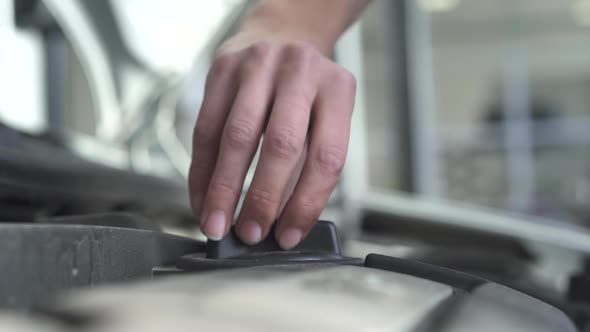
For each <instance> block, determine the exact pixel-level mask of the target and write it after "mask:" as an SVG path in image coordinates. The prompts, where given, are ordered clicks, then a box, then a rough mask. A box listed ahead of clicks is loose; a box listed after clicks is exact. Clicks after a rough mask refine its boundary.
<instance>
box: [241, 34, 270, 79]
mask: <svg viewBox="0 0 590 332" xmlns="http://www.w3.org/2000/svg"><path fill="white" fill-rule="evenodd" d="M272 53H273V46H272V45H271V44H270V43H268V42H259V43H256V44H254V45H252V46H250V47H249V48H248V50H247V58H246V60H245V61H244V63H243V64H242V66H241V67H242V68H241V69H240V70H241V75H242V78H243V77H248V76H251V75H255V74H256V73H259V72H260V70H261V68H264V67H266V66H268V65H270V63H271V56H272Z"/></svg>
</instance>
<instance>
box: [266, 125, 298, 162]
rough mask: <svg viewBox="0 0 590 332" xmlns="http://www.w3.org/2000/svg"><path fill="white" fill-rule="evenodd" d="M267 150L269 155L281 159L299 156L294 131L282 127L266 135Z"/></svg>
mask: <svg viewBox="0 0 590 332" xmlns="http://www.w3.org/2000/svg"><path fill="white" fill-rule="evenodd" d="M266 139H267V148H268V151H269V153H271V154H272V155H274V156H277V157H281V158H296V157H297V156H299V152H300V151H299V150H300V146H299V145H300V144H299V140H298V138H297V135H296V133H295V129H293V128H289V127H283V128H279V129H276V130H273V131H272V132H270V133H268V134H267V138H266Z"/></svg>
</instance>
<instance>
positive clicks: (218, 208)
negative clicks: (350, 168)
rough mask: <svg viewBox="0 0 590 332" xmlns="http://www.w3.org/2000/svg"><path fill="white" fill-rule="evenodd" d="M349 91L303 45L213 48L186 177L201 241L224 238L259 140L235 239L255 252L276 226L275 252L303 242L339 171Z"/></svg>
mask: <svg viewBox="0 0 590 332" xmlns="http://www.w3.org/2000/svg"><path fill="white" fill-rule="evenodd" d="M355 88H356V85H355V79H354V76H353V75H352V74H351V73H350V72H348V71H347V70H346V69H344V68H342V67H341V66H339V65H337V64H335V63H334V62H332V61H330V60H329V59H328V58H326V57H325V56H324V55H322V54H321V53H320V52H319V51H318V50H316V49H315V48H314V47H312V46H311V45H309V44H306V43H304V42H292V41H280V40H272V41H270V40H269V41H255V42H251V43H250V42H247V41H245V40H244V39H243V38H242V39H240V37H239V36H238V37H234V38H233V39H230V40H229V41H228V42H226V43H225V44H224V45H223V46H222V48H220V50H219V52H218V53H217V56H216V58H215V60H214V63H213V65H212V67H211V69H210V71H209V74H208V77H207V83H206V88H205V98H204V101H203V104H202V107H201V110H200V113H199V117H198V120H197V123H196V126H195V131H194V139H193V160H192V164H191V168H190V175H189V187H190V192H191V204H192V207H193V209H194V211H195V213H196V214H197V215H199V214H200V217H201V219H200V220H201V229H202V231H203V232H204V233H205V235H206V236H207V237H208V238H209V239H213V240H219V239H221V237H222V236H223V235H225V234H226V233H227V231H228V229H229V227H230V225H231V221H232V217H233V215H234V211H235V209H236V205H237V203H238V200H239V197H240V193H241V191H242V186H243V182H244V178H245V176H246V172H247V170H248V168H249V165H250V163H251V162H252V159H253V156H254V154H255V152H256V150H257V147H258V144H259V141H260V139H261V138H262V136H263V133H264V139H263V142H262V150H261V155H260V160H259V163H258V165H257V167H256V171H255V175H254V178H253V181H252V183H251V185H250V189H249V190H248V192H247V194H246V197H245V200H244V203H243V206H242V209H241V211H240V214H239V217H238V220H237V224H236V231H237V234H238V236H239V237H240V238H241V239H242V240H243V241H244V242H245V243H247V244H255V243H258V242H259V241H261V240H262V239H263V238H265V237H266V236H267V235H268V232H269V229H270V227H271V226H272V224H273V223H274V222H275V220H277V218H278V225H277V227H276V232H275V233H276V234H275V236H276V237H277V240H278V242H279V244H280V246H281V247H282V248H283V249H291V248H293V247H294V246H296V245H297V244H298V243H299V242H300V241H301V239H302V238H303V237H305V236H306V235H307V233H308V232H309V230H310V228H311V227H312V226H313V225H314V223H315V222H316V220H317V219H318V218H319V216H320V213H321V212H322V209H323V208H324V205H325V204H326V202H327V200H328V198H329V196H330V194H331V193H332V191H333V190H334V187H335V186H336V183H337V181H338V178H339V176H340V173H341V171H342V167H343V166H344V162H345V159H346V151H347V149H348V139H349V131H350V121H351V115H352V110H353V105H354V97H355ZM298 165H299V166H298ZM300 166H302V168H301V167H300ZM290 183H292V184H293V185H294V188H293V185H290ZM283 203H285V204H283ZM283 205H284V208H283Z"/></svg>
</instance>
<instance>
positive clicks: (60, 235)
mask: <svg viewBox="0 0 590 332" xmlns="http://www.w3.org/2000/svg"><path fill="white" fill-rule="evenodd" d="M203 250H204V243H202V242H198V241H194V240H191V239H187V238H182V237H178V236H173V235H169V234H164V233H160V232H152V231H147V230H137V229H126V228H118V227H105V226H80V225H42V224H2V223H0V271H2V277H1V278H0V308H1V307H11V308H26V307H29V306H30V305H32V304H34V303H36V302H39V301H42V300H44V299H45V298H46V297H47V296H49V295H51V294H53V293H54V292H55V291H56V290H59V289H67V288H72V287H83V286H92V285H95V284H101V283H106V282H111V281H120V280H128V279H135V278H140V277H150V276H151V275H152V268H154V267H156V266H160V265H173V264H174V263H175V262H176V260H177V259H178V257H180V256H182V255H185V254H188V253H191V252H196V251H203Z"/></svg>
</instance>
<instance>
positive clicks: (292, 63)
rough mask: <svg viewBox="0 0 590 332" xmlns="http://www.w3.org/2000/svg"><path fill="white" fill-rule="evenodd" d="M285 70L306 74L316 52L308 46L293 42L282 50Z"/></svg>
mask: <svg viewBox="0 0 590 332" xmlns="http://www.w3.org/2000/svg"><path fill="white" fill-rule="evenodd" d="M283 56H284V65H285V68H284V69H285V70H289V71H293V72H297V73H302V74H303V73H306V72H307V69H308V68H309V66H310V64H311V63H312V62H313V61H314V59H315V58H316V56H317V51H316V50H315V49H314V48H313V47H312V46H311V45H309V44H306V43H303V42H293V43H289V44H287V45H286V46H285V47H284V49H283Z"/></svg>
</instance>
